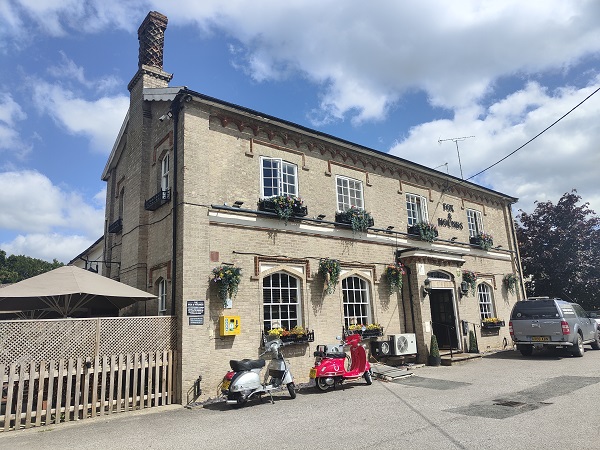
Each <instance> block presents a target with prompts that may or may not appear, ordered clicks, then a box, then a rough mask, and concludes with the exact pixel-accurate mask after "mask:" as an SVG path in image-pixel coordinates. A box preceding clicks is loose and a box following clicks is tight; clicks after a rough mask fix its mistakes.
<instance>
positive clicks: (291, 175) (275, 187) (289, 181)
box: [260, 157, 298, 197]
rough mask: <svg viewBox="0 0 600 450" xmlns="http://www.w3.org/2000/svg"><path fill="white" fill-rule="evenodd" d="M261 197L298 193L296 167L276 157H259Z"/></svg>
mask: <svg viewBox="0 0 600 450" xmlns="http://www.w3.org/2000/svg"><path fill="white" fill-rule="evenodd" d="M260 171H261V184H262V185H261V192H262V196H263V197H274V196H276V195H295V196H297V195H298V167H297V166H296V165H295V164H292V163H289V162H286V161H283V160H282V159H278V158H264V157H262V158H261V166H260Z"/></svg>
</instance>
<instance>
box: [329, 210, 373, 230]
mask: <svg viewBox="0 0 600 450" xmlns="http://www.w3.org/2000/svg"><path fill="white" fill-rule="evenodd" d="M335 222H336V224H342V225H347V226H349V227H351V226H352V217H351V215H350V214H347V213H345V212H336V213H335ZM373 225H375V220H373V218H372V217H369V218H368V220H367V228H368V227H372V226H373Z"/></svg>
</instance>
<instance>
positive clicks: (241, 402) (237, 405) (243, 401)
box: [229, 395, 248, 408]
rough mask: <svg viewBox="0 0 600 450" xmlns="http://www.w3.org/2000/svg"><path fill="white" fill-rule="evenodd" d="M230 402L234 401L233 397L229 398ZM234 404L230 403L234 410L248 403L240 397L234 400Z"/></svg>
mask: <svg viewBox="0 0 600 450" xmlns="http://www.w3.org/2000/svg"><path fill="white" fill-rule="evenodd" d="M229 399H230V400H234V397H230V398H229ZM235 401H236V403H231V406H232V407H234V408H241V407H242V406H244V405H245V404H246V402H247V401H248V399H247V398H245V397H242V396H241V395H240V396H239V397H237V398H235Z"/></svg>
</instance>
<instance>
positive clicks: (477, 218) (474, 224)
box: [467, 209, 483, 236]
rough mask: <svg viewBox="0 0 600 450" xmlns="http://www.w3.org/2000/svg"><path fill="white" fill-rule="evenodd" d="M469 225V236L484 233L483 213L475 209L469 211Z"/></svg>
mask: <svg viewBox="0 0 600 450" xmlns="http://www.w3.org/2000/svg"><path fill="white" fill-rule="evenodd" d="M467 223H468V224H469V236H477V235H478V234H481V233H483V220H482V219H481V212H479V211H475V210H474V209H467Z"/></svg>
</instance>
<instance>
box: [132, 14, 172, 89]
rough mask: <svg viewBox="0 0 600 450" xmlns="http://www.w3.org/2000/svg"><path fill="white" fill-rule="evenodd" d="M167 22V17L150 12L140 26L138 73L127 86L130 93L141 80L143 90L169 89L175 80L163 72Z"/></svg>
mask: <svg viewBox="0 0 600 450" xmlns="http://www.w3.org/2000/svg"><path fill="white" fill-rule="evenodd" d="M167 22H168V19H167V16H164V15H162V14H161V13H159V12H156V11H150V12H149V13H148V15H147V16H146V18H145V19H144V21H143V22H142V24H141V25H140V28H139V29H138V40H139V41H140V50H139V56H138V71H137V73H136V74H135V76H134V77H133V79H132V80H131V81H130V83H129V85H128V86H127V88H128V89H129V91H130V92H132V90H133V89H135V88H136V86H137V85H138V82H139V81H140V80H141V81H142V84H141V88H145V87H149V88H162V87H167V86H168V85H169V81H171V78H173V75H172V74H170V73H167V72H164V71H163V50H164V44H165V30H166V29H167ZM140 92H141V91H140Z"/></svg>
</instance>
